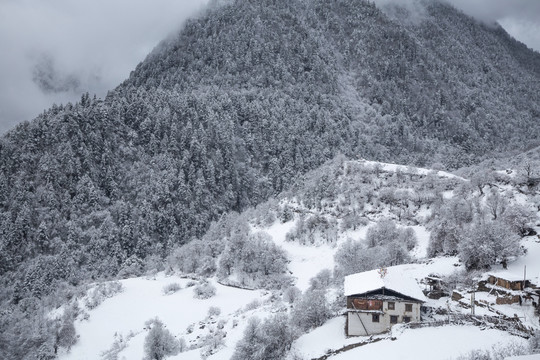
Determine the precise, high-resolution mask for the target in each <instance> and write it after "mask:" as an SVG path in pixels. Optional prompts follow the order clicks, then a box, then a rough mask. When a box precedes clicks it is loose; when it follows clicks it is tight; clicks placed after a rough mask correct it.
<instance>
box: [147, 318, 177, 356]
mask: <svg viewBox="0 0 540 360" xmlns="http://www.w3.org/2000/svg"><path fill="white" fill-rule="evenodd" d="M145 325H146V326H147V327H150V328H151V329H150V331H149V332H148V335H146V337H145V338H144V360H162V359H164V358H165V357H167V356H170V355H176V354H178V353H179V352H180V350H181V349H180V343H179V342H178V341H177V340H176V339H175V338H174V336H173V335H172V334H171V332H170V331H169V330H167V329H165V325H163V323H162V322H161V321H160V320H158V319H152V320H149V321H147V322H146V324H145ZM184 347H185V346H184Z"/></svg>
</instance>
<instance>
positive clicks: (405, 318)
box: [403, 316, 411, 323]
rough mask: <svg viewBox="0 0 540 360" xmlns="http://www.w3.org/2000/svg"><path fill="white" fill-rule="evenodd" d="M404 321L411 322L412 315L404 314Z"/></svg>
mask: <svg viewBox="0 0 540 360" xmlns="http://www.w3.org/2000/svg"><path fill="white" fill-rule="evenodd" d="M403 322H404V323H408V322H411V317H410V316H404V317H403Z"/></svg>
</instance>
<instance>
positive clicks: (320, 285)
mask: <svg viewBox="0 0 540 360" xmlns="http://www.w3.org/2000/svg"><path fill="white" fill-rule="evenodd" d="M331 284H332V272H331V271H330V270H329V269H323V270H321V271H319V273H318V274H317V275H315V276H314V277H312V278H311V279H310V280H309V287H310V289H312V290H326V289H328V287H329V286H330V285H331Z"/></svg>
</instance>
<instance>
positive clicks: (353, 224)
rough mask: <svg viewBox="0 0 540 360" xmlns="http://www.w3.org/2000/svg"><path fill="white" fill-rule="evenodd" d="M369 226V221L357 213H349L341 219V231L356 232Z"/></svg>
mask: <svg viewBox="0 0 540 360" xmlns="http://www.w3.org/2000/svg"><path fill="white" fill-rule="evenodd" d="M367 224H369V220H368V219H367V218H365V217H361V216H359V215H357V214H355V213H348V214H346V215H344V216H343V218H342V219H341V224H340V229H341V231H347V230H351V229H352V230H356V229H357V228H359V227H362V226H366V225H367Z"/></svg>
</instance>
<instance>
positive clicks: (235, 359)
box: [231, 314, 295, 360]
mask: <svg viewBox="0 0 540 360" xmlns="http://www.w3.org/2000/svg"><path fill="white" fill-rule="evenodd" d="M294 339H295V333H294V331H293V328H292V327H291V325H290V324H289V319H288V317H287V316H286V315H283V314H279V315H276V316H274V317H271V318H269V319H267V320H266V321H264V322H262V323H261V321H260V320H259V319H257V318H251V319H250V320H249V322H248V325H247V327H246V329H245V330H244V336H243V337H242V339H241V340H240V341H239V342H238V343H237V344H236V348H235V351H234V354H233V356H232V357H231V360H246V359H250V360H279V359H284V358H285V356H286V354H287V352H288V351H289V349H290V348H291V344H292V342H293V341H294Z"/></svg>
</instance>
